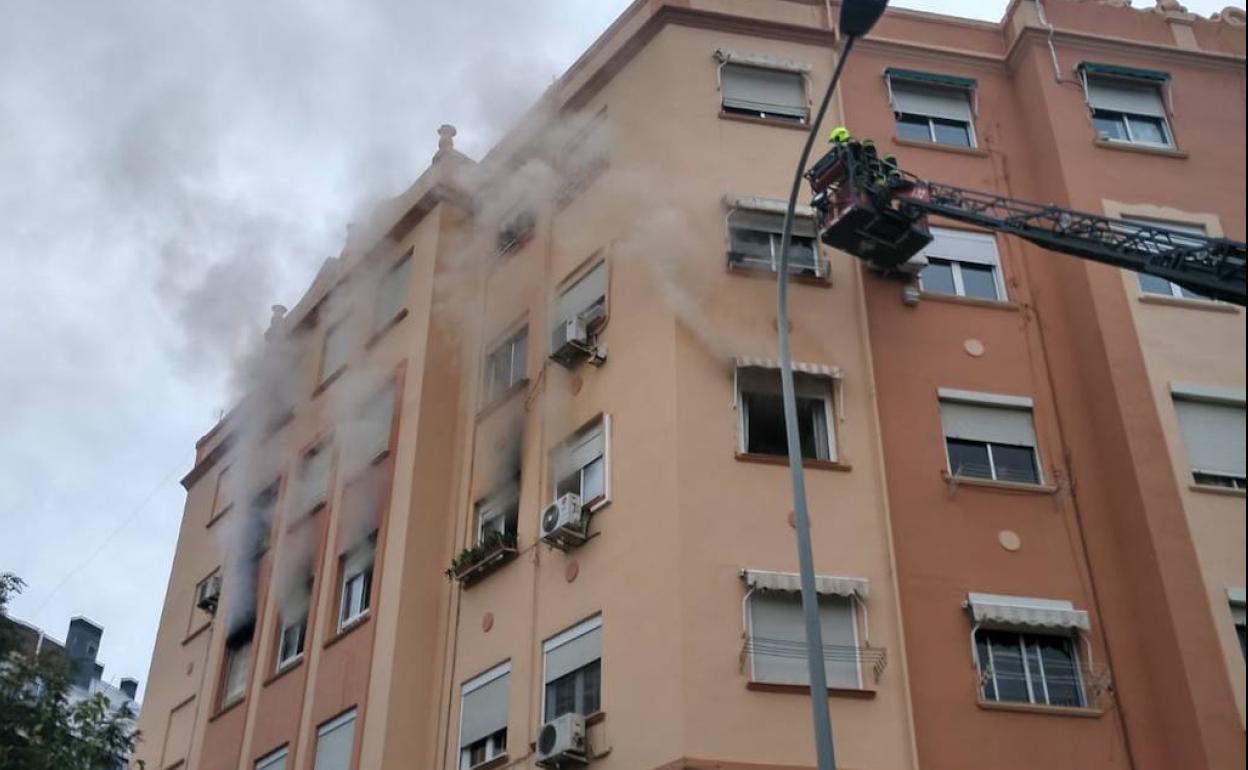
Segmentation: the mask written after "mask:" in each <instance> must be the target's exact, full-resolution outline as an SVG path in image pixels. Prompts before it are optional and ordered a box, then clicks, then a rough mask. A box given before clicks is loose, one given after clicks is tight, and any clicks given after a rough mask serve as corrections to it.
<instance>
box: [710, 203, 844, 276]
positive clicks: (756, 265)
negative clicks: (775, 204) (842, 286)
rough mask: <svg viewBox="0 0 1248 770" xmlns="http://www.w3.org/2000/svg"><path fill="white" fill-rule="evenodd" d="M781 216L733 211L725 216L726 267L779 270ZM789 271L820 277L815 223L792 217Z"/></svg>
mask: <svg viewBox="0 0 1248 770" xmlns="http://www.w3.org/2000/svg"><path fill="white" fill-rule="evenodd" d="M783 232H784V214H782V213H775V212H771V211H760V210H754V209H748V208H734V209H733V210H732V212H731V213H730V214H729V215H728V265H729V266H730V267H734V268H744V269H750V270H771V271H775V270H777V269H779V267H780V241H781V235H782V234H783ZM789 272H790V273H792V274H796V275H807V276H812V277H822V276H823V275H824V273H825V272H826V271H825V270H824V266H823V264H822V263H821V262H820V260H819V246H818V240H817V238H816V232H815V221H814V219H813V218H811V217H809V216H799V217H795V218H794V220H793V232H792V235H791V236H790V238H789Z"/></svg>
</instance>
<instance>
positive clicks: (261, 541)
mask: <svg viewBox="0 0 1248 770" xmlns="http://www.w3.org/2000/svg"><path fill="white" fill-rule="evenodd" d="M281 488H282V485H281V479H278V480H275V481H274V482H273V483H272V484H269V485H268V486H267V487H265V488H264V489H263V490H262V491H261V492H260V493H259V494H257V495H256V496H255V497H254V498H252V500H251V509H250V517H249V518H248V521H247V526H248V527H249V528H250V529H251V531H252V537H251V542H253V543H255V548H256V550H255V553H256V554H257V555H258V554H262V553H264V552H265V551H267V550H268V549H269V535H270V533H271V531H272V529H273V520H274V518H275V516H276V513H277V498H278V493H279V492H280V491H281Z"/></svg>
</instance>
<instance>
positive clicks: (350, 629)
mask: <svg viewBox="0 0 1248 770" xmlns="http://www.w3.org/2000/svg"><path fill="white" fill-rule="evenodd" d="M372 619H373V610H372V608H371V607H370V608H368V609H367V610H365V611H364V612H363V614H361V615H359V616H358V617H355V618H352V619H351V620H350V621H348V623H347V624H346V625H345V626H343V627H342V628H340V629H338V630H337V632H335V633H334V635H333V636H331V637H329V638H328V639H326V640H325V644H324V645H322V647H323V649H326V650H328V649H329V648H330V647H333V646H334V645H335V644H337V643H338V642H340V641H342V640H343V639H345V638H346V637H348V636H350V635H351V634H353V633H355V632H356V631H357V630H359V629H361V628H363V627H364V626H366V625H368V621H370V620H372Z"/></svg>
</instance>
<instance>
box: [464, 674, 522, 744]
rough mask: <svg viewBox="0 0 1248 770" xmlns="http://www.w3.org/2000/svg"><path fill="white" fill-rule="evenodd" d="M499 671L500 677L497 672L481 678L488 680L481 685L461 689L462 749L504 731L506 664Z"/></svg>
mask: <svg viewBox="0 0 1248 770" xmlns="http://www.w3.org/2000/svg"><path fill="white" fill-rule="evenodd" d="M502 668H503V673H501V674H498V673H496V672H497V670H498V669H496V670H495V671H491V672H489V673H487V674H485V675H484V676H483V677H480V678H481V679H486V680H487V681H486V682H485V683H484V684H476V685H474V683H473V682H468V683H467V684H465V685H464V690H463V698H462V701H461V704H460V712H461V716H460V727H459V745H460V747H461V748H463V747H464V746H468V745H470V744H473V743H476V742H477V741H479V740H481V739H482V738H486V737H488V736H490V735H493V734H494V733H496V732H498V731H499V730H502V729H504V728H506V727H507V686H508V680H509V679H510V678H511V665H510V664H505V665H504V667H502ZM490 677H493V678H492V679H491V678H490Z"/></svg>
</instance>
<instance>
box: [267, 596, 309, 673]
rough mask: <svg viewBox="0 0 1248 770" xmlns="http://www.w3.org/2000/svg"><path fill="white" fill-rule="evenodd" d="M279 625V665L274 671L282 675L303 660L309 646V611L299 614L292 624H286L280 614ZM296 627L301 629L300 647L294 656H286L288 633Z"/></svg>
mask: <svg viewBox="0 0 1248 770" xmlns="http://www.w3.org/2000/svg"><path fill="white" fill-rule="evenodd" d="M277 623H278V625H277V665H276V666H275V667H274V670H275V671H276V672H278V673H281V672H282V671H285V670H286V669H288V668H290V667H291V666H293V665H295V664H296V663H298V662H299V661H301V660H303V655H304V652H305V651H306V650H307V646H308V611H307V610H306V609H305V610H303V611H302V612H299V613H297V618H296V619H294V620H291V621H290V622H286V621H285V620H284V619H283V617H282V616H281V614H280V613H279V615H278V621H277ZM296 625H297V626H298V628H299V637H298V638H299V641H298V645H297V647H296V650H295V652H294V653H293V654H291V655H286V654H284V651H285V649H286V631H287V629H291V628H294V627H295V626H296Z"/></svg>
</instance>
